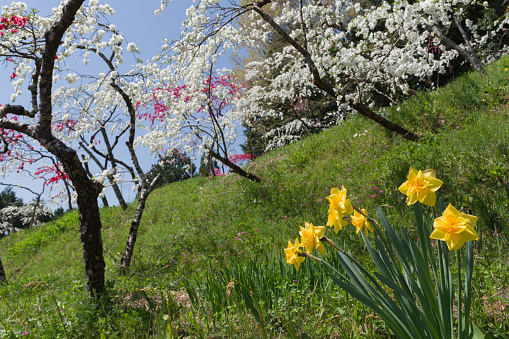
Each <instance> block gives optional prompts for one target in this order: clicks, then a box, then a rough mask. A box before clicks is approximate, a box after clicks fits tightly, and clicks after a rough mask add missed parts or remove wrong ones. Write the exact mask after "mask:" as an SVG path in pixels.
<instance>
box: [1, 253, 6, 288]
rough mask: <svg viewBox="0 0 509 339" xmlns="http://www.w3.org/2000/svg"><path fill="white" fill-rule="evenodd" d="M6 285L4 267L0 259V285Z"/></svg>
mask: <svg viewBox="0 0 509 339" xmlns="http://www.w3.org/2000/svg"><path fill="white" fill-rule="evenodd" d="M3 283H7V277H6V276H5V271H4V266H3V265H2V259H1V258H0V285H1V284H3Z"/></svg>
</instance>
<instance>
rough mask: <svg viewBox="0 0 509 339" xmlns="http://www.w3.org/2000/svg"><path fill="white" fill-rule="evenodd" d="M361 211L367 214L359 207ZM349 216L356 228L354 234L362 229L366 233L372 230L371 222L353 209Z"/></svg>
mask: <svg viewBox="0 0 509 339" xmlns="http://www.w3.org/2000/svg"><path fill="white" fill-rule="evenodd" d="M361 211H362V213H364V214H365V215H368V212H366V210H365V209H364V208H363V209H361ZM351 218H352V225H354V226H355V227H356V228H357V231H356V232H355V233H356V234H358V233H359V232H360V231H361V230H364V233H366V235H369V233H368V231H371V232H373V228H372V227H371V223H370V222H369V221H368V219H367V218H366V217H365V216H364V215H362V214H361V213H359V212H357V211H354V212H353V215H352V216H351Z"/></svg>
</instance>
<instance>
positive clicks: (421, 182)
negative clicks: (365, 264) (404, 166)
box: [398, 166, 443, 206]
mask: <svg viewBox="0 0 509 339" xmlns="http://www.w3.org/2000/svg"><path fill="white" fill-rule="evenodd" d="M442 184H443V182H442V181H441V180H439V179H437V178H436V173H435V170H433V169H427V170H425V171H421V170H419V171H417V170H416V169H415V168H413V167H412V166H410V170H409V171H408V175H407V181H405V182H404V183H403V184H401V186H399V188H398V189H399V191H400V192H401V193H403V194H404V195H406V196H407V198H406V203H407V205H412V204H415V202H417V201H419V202H420V203H421V204H424V205H428V206H435V204H436V201H437V196H436V193H435V192H436V191H437V190H438V189H439V188H440V186H442Z"/></svg>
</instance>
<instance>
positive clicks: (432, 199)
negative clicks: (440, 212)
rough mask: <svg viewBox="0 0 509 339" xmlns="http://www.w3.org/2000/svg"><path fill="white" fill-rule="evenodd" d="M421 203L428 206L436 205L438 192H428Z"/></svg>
mask: <svg viewBox="0 0 509 339" xmlns="http://www.w3.org/2000/svg"><path fill="white" fill-rule="evenodd" d="M419 201H420V200H419ZM421 203H422V204H424V205H426V206H435V204H436V203H437V195H436V193H435V192H428V194H426V196H425V198H424V200H423V201H421Z"/></svg>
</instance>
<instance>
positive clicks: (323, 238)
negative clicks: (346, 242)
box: [320, 236, 345, 253]
mask: <svg viewBox="0 0 509 339" xmlns="http://www.w3.org/2000/svg"><path fill="white" fill-rule="evenodd" d="M320 240H321V241H325V242H326V243H328V244H329V245H331V246H332V247H334V248H335V249H337V250H338V251H340V252H343V253H345V251H343V250H342V249H341V248H339V246H338V245H336V243H335V242H334V241H332V240H331V239H329V238H327V237H326V236H323V237H322V239H320Z"/></svg>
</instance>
